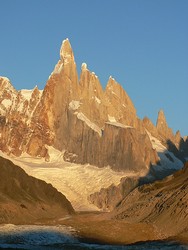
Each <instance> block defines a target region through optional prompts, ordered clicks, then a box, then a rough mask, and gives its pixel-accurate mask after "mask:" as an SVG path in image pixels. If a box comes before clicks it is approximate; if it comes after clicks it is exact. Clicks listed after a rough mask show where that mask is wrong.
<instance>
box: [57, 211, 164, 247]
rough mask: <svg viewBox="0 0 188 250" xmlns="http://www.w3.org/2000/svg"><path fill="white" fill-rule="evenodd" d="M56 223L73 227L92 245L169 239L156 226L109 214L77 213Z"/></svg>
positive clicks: (82, 238)
mask: <svg viewBox="0 0 188 250" xmlns="http://www.w3.org/2000/svg"><path fill="white" fill-rule="evenodd" d="M56 223H57V224H58V223H59V224H62V225H65V226H71V227H73V228H74V229H75V230H76V232H77V235H78V237H79V238H80V240H81V241H83V242H90V243H98V244H110V245H124V244H133V243H136V242H144V241H154V240H166V239H167V238H168V237H167V235H164V234H163V233H162V232H161V231H160V230H159V229H158V228H157V227H156V226H155V225H152V224H147V223H130V222H126V221H124V220H112V219H110V217H109V214H108V213H100V212H83V213H77V214H75V215H73V216H71V217H69V218H65V219H60V220H58V221H57V222H56Z"/></svg>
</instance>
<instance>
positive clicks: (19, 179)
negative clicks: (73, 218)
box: [0, 157, 74, 224]
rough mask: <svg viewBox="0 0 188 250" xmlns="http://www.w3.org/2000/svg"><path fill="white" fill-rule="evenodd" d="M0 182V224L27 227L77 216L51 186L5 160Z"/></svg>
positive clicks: (67, 202) (0, 160)
mask: <svg viewBox="0 0 188 250" xmlns="http://www.w3.org/2000/svg"><path fill="white" fill-rule="evenodd" d="M0 180H1V181H0V224H1V223H16V224H17V223H19V224H20V223H27V224H28V223H35V222H37V221H38V222H42V221H43V220H48V219H55V218H60V217H63V216H66V215H70V214H74V209H73V208H72V205H71V204H70V202H69V201H68V200H67V199H66V197H65V196H64V195H63V194H61V193H60V192H58V191H57V189H55V188H54V187H52V185H51V184H47V183H46V182H44V181H42V180H38V179H36V178H34V177H31V176H29V175H27V174H26V173H25V172H24V170H22V169H21V168H20V167H18V166H16V165H14V164H13V163H12V162H11V161H9V160H7V159H4V158H2V157H0Z"/></svg>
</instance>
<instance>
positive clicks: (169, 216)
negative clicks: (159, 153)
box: [112, 162, 188, 239]
mask: <svg viewBox="0 0 188 250" xmlns="http://www.w3.org/2000/svg"><path fill="white" fill-rule="evenodd" d="M112 217H113V218H116V219H118V220H126V221H127V222H131V223H138V222H144V223H145V222H146V223H149V224H154V225H156V226H157V227H158V228H160V229H161V230H162V231H163V232H164V233H165V234H166V235H167V236H174V235H176V236H178V235H181V236H183V235H185V238H186V239H187V236H188V162H186V163H185V165H184V168H183V169H182V170H179V171H177V172H176V173H175V174H173V175H171V176H169V177H167V178H166V179H164V180H162V181H156V182H154V183H152V184H147V185H143V186H141V187H138V188H136V189H134V190H133V191H132V192H131V193H130V194H129V195H127V196H126V197H125V198H124V199H123V200H122V201H121V203H120V204H119V206H117V208H116V209H115V210H114V211H113V216H112Z"/></svg>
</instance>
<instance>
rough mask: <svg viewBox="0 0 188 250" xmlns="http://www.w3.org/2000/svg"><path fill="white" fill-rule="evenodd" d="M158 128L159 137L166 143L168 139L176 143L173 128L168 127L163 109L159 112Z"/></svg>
mask: <svg viewBox="0 0 188 250" xmlns="http://www.w3.org/2000/svg"><path fill="white" fill-rule="evenodd" d="M156 128H157V131H158V133H159V135H160V136H161V137H162V138H163V139H164V141H165V142H166V139H168V140H170V141H172V142H173V141H174V134H173V131H172V129H171V128H169V127H168V124H167V121H166V117H165V114H164V111H163V110H162V109H161V110H160V111H159V112H158V118H157V123H156Z"/></svg>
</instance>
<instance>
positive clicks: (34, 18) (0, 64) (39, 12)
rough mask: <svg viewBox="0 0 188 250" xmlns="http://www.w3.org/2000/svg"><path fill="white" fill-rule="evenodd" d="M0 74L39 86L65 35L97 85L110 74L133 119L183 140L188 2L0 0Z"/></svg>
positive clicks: (187, 104) (187, 120)
mask: <svg viewBox="0 0 188 250" xmlns="http://www.w3.org/2000/svg"><path fill="white" fill-rule="evenodd" d="M0 10H1V12H0V75H1V76H7V77H8V78H10V80H11V82H12V84H13V85H14V87H15V88H16V89H21V88H28V89H30V88H33V87H34V86H35V85H36V84H37V85H38V86H39V88H41V89H42V88H44V86H45V83H46V81H47V79H48V76H49V75H50V73H51V72H52V70H53V68H54V66H55V64H56V63H57V61H58V59H59V49H60V46H61V42H62V40H64V39H65V38H67V37H68V38H69V40H70V42H71V45H72V48H73V51H74V55H75V60H76V63H77V69H78V72H80V67H81V64H82V62H86V63H87V65H88V68H89V69H90V70H91V71H94V72H95V73H96V74H97V75H98V77H99V79H100V81H101V84H102V85H103V87H105V86H106V83H107V81H108V78H109V76H110V75H112V76H113V77H114V78H115V79H116V80H117V81H118V82H119V83H120V84H121V85H122V86H123V87H124V89H125V90H126V92H127V93H128V95H129V96H130V97H131V99H132V100H133V102H134V104H135V107H136V109H137V114H138V116H139V117H140V118H143V117H144V116H148V117H149V118H150V119H151V120H152V121H153V123H154V124H155V122H156V118H157V113H158V111H159V110H160V109H163V110H164V112H165V115H166V118H167V122H168V124H169V126H170V127H171V128H172V129H173V131H174V132H175V131H176V130H178V129H179V130H180V132H181V134H182V135H183V136H184V135H188V115H187V110H188V99H187V94H188V0H68V1H67V0H14V1H12V0H0Z"/></svg>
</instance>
